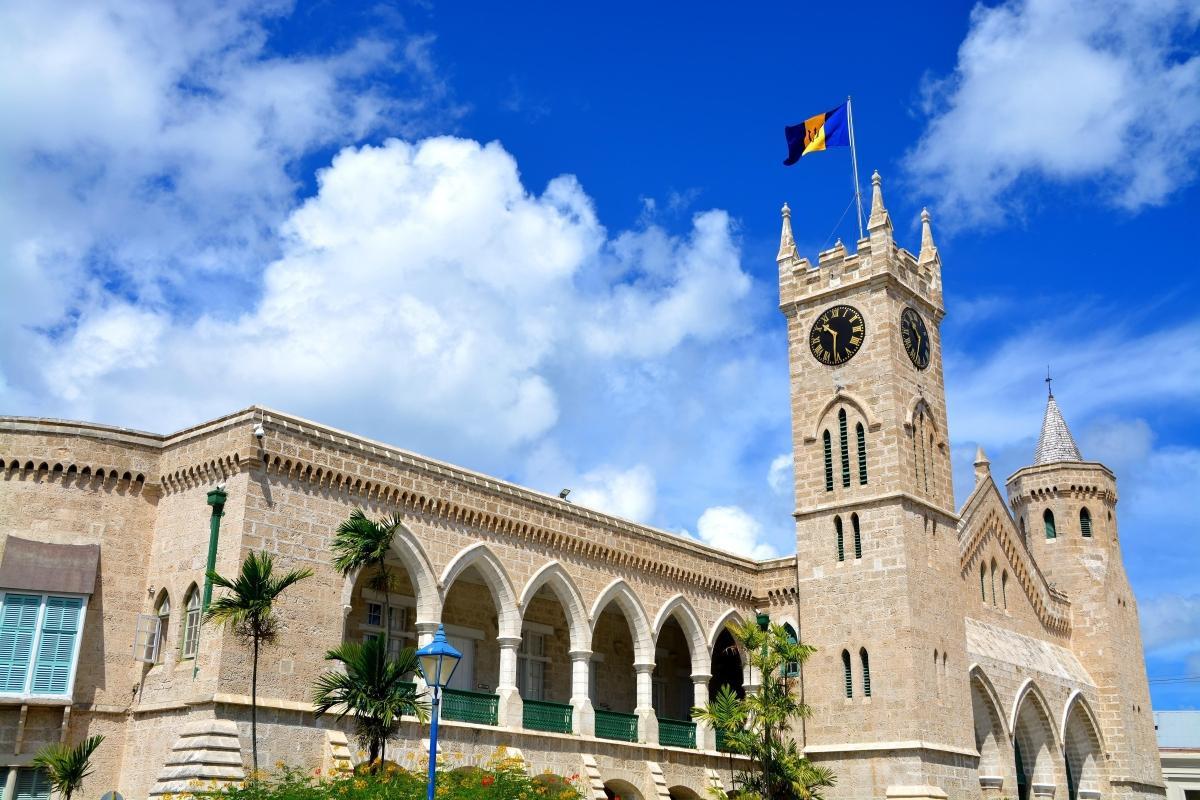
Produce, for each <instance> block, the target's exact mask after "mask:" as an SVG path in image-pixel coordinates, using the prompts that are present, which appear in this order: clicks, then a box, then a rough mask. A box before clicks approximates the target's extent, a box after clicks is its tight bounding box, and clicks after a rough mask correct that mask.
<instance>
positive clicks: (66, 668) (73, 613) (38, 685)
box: [30, 597, 83, 694]
mask: <svg viewBox="0 0 1200 800" xmlns="http://www.w3.org/2000/svg"><path fill="white" fill-rule="evenodd" d="M82 607H83V601H82V600H80V599H79V598H78V597H49V598H47V599H46V614H45V616H44V618H43V620H42V636H41V640H40V641H39V642H38V649H37V660H36V661H35V662H34V664H33V684H32V686H31V687H30V691H31V692H32V693H33V694H65V693H66V691H67V687H68V686H69V685H70V683H71V661H72V660H73V658H74V656H75V640H76V639H77V638H78V636H79V609H80V608H82Z"/></svg>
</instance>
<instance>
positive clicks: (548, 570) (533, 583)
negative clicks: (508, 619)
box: [520, 561, 592, 650]
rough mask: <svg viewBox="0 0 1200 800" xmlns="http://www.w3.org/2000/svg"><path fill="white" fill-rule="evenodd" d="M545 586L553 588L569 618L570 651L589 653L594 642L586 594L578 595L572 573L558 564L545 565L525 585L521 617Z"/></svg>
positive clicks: (522, 593)
mask: <svg viewBox="0 0 1200 800" xmlns="http://www.w3.org/2000/svg"><path fill="white" fill-rule="evenodd" d="M543 586H549V587H550V590H551V591H552V592H554V596H555V597H557V598H558V602H559V603H560V604H561V605H562V607H563V613H564V614H565V616H566V618H567V627H568V628H569V629H570V632H571V649H572V650H587V649H588V648H589V647H591V642H592V629H591V624H590V621H589V619H588V616H587V606H585V605H584V603H583V595H581V594H580V593H579V587H577V586H576V585H575V581H573V580H571V575H570V573H568V572H567V570H566V569H565V568H564V567H563V565H562V564H561V563H559V562H558V561H551V562H550V563H549V564H546V565H545V566H543V567H542V568H541V569H539V570H538V571H537V572H535V573H533V577H532V578H530V579H529V582H528V583H526V584H525V589H524V590H523V591H522V592H521V601H520V609H521V618H522V619H524V618H525V611H526V610H527V609H528V608H529V603H530V602H532V600H533V597H534V595H536V594H537V593H538V590H539V589H541V588H542V587H543Z"/></svg>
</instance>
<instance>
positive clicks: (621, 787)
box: [604, 781, 642, 800]
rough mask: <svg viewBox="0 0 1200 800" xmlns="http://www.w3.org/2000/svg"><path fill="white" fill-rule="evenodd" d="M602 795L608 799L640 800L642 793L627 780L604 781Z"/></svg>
mask: <svg viewBox="0 0 1200 800" xmlns="http://www.w3.org/2000/svg"><path fill="white" fill-rule="evenodd" d="M604 796H605V797H606V798H608V800H642V793H641V792H639V791H638V790H637V787H635V786H634V785H633V784H632V783H629V782H628V781H605V782H604Z"/></svg>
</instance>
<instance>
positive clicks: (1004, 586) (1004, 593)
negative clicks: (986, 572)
mask: <svg viewBox="0 0 1200 800" xmlns="http://www.w3.org/2000/svg"><path fill="white" fill-rule="evenodd" d="M1000 599H1001V600H1002V601H1003V602H1004V607H1005V608H1008V570H1004V571H1003V572H1001V573H1000Z"/></svg>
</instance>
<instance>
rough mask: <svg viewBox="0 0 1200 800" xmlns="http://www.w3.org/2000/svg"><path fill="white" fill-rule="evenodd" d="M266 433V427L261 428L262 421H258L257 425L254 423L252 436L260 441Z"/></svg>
mask: <svg viewBox="0 0 1200 800" xmlns="http://www.w3.org/2000/svg"><path fill="white" fill-rule="evenodd" d="M266 435H267V431H266V429H265V428H263V425H262V423H261V422H260V423H258V424H257V425H255V426H254V436H255V437H256V438H257V439H258V440H259V441H260V442H261V441H262V440H263V437H264V436H266Z"/></svg>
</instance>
